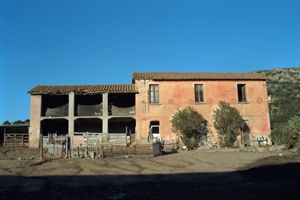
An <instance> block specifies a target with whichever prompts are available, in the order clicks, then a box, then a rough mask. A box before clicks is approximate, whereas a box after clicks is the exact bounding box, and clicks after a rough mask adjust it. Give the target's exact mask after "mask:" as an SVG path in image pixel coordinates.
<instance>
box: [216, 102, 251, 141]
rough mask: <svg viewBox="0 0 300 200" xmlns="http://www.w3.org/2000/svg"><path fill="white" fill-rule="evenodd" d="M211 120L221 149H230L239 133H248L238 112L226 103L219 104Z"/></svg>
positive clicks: (247, 128)
mask: <svg viewBox="0 0 300 200" xmlns="http://www.w3.org/2000/svg"><path fill="white" fill-rule="evenodd" d="M213 118H214V127H215V129H216V130H217V133H218V139H219V144H220V145H221V146H222V147H232V146H233V144H234V142H235V141H236V138H237V135H238V134H239V133H241V131H247V132H249V131H250V129H249V127H248V126H247V124H246V122H245V121H244V119H243V118H242V116H241V115H240V113H239V111H238V110H237V109H236V108H234V107H231V106H230V104H229V103H227V102H223V101H221V102H220V103H219V105H218V108H217V109H216V110H214V115H213Z"/></svg>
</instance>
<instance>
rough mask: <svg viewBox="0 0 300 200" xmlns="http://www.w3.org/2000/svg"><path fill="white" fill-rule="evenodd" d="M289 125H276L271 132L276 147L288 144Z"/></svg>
mask: <svg viewBox="0 0 300 200" xmlns="http://www.w3.org/2000/svg"><path fill="white" fill-rule="evenodd" d="M286 126H287V123H274V124H273V129H272V132H271V137H272V142H273V144H276V145H282V144H286V143H287V141H288V133H287V131H286Z"/></svg>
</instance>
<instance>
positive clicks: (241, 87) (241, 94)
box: [237, 84, 247, 102]
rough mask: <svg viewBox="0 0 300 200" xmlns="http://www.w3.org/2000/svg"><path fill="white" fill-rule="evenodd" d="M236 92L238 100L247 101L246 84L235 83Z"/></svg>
mask: <svg viewBox="0 0 300 200" xmlns="http://www.w3.org/2000/svg"><path fill="white" fill-rule="evenodd" d="M237 92H238V100H239V102H247V98H246V84H237Z"/></svg>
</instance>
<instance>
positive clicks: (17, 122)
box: [13, 120, 24, 124]
mask: <svg viewBox="0 0 300 200" xmlns="http://www.w3.org/2000/svg"><path fill="white" fill-rule="evenodd" d="M13 124H24V122H23V121H22V120H17V121H14V122H13Z"/></svg>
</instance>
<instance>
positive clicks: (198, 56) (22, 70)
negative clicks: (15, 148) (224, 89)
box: [0, 0, 300, 123]
mask: <svg viewBox="0 0 300 200" xmlns="http://www.w3.org/2000/svg"><path fill="white" fill-rule="evenodd" d="M299 11H300V0H298V1H296V0H293V1H292V0H290V1H289V0H282V1H276V0H270V1H268V0H249V1H247V0H238V1H237V0H236V1H234V0H226V1H225V0H223V1H220V0H207V1H200V0H195V1H188V0H185V1H183V0H181V1H176V0H169V1H168V0H105V1H104V0H103V1H101V0H81V1H78V0H70V1H63V0H43V1H40V0H26V1H22V0H19V1H15V0H7V1H5V0H0V74H1V78H0V95H1V96H0V123H2V122H3V121H5V120H10V121H14V120H17V119H22V120H23V119H26V118H29V108H30V97H29V95H28V94H27V91H28V90H29V89H31V88H32V87H34V86H36V85H46V84H50V85H55V84H107V83H130V81H131V73H132V72H134V71H188V72H225V71H226V72H241V71H255V70H261V69H271V68H277V67H292V66H299V63H300V12H299Z"/></svg>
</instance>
